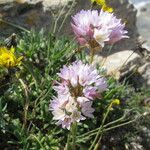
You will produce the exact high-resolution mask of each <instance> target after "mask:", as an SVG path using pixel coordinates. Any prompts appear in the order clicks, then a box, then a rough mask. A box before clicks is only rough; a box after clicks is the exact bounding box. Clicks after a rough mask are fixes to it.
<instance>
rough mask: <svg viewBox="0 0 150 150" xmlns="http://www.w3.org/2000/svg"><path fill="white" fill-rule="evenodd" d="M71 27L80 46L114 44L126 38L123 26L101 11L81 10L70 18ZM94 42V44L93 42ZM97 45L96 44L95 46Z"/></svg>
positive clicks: (114, 18)
mask: <svg viewBox="0 0 150 150" xmlns="http://www.w3.org/2000/svg"><path fill="white" fill-rule="evenodd" d="M72 19H73V22H72V23H71V26H72V28H73V31H74V33H75V35H76V37H77V40H78V42H79V43H80V44H81V45H85V44H88V45H89V46H90V47H93V44H94V45H100V46H101V47H103V46H104V44H105V43H111V44H113V43H115V42H117V41H119V40H121V39H123V38H128V36H127V35H126V33H127V31H126V30H124V28H125V24H122V23H121V20H120V19H117V18H116V17H115V16H114V14H113V13H109V12H104V11H103V10H101V11H100V12H98V11H97V10H87V11H86V10H81V11H80V12H79V13H77V14H76V15H75V16H73V17H72ZM93 41H94V42H93ZM95 43H97V44H95Z"/></svg>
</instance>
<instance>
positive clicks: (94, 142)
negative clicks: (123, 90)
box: [89, 103, 112, 150]
mask: <svg viewBox="0 0 150 150" xmlns="http://www.w3.org/2000/svg"><path fill="white" fill-rule="evenodd" d="M111 107H112V103H111V104H110V105H109V106H108V109H107V112H106V114H105V115H104V119H103V120H102V124H101V126H100V127H99V130H98V132H97V135H96V137H95V139H94V141H93V143H92V145H91V146H90V148H89V150H93V147H94V145H95V144H96V142H97V140H98V139H99V135H100V133H101V132H102V131H101V130H102V128H103V125H104V123H105V121H106V118H107V116H108V114H109V112H110V109H111Z"/></svg>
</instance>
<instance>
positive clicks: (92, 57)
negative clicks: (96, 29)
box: [90, 48, 94, 64]
mask: <svg viewBox="0 0 150 150" xmlns="http://www.w3.org/2000/svg"><path fill="white" fill-rule="evenodd" d="M93 59H94V49H93V48H91V49H90V64H92V62H93Z"/></svg>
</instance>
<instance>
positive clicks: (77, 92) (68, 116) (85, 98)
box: [50, 61, 107, 129]
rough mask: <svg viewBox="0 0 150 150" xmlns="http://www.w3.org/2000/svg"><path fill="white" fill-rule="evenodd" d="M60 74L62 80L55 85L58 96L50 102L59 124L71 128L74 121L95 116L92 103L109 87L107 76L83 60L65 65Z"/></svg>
mask: <svg viewBox="0 0 150 150" xmlns="http://www.w3.org/2000/svg"><path fill="white" fill-rule="evenodd" d="M58 76H59V77H60V82H57V85H55V86H54V89H55V91H56V92H57V94H58V96H57V97H55V98H54V99H53V100H52V102H51V104H50V110H52V113H53V115H54V117H53V119H54V120H57V121H58V122H57V124H58V125H60V124H61V125H62V127H63V128H67V129H70V125H71V124H72V123H74V122H79V121H80V120H85V119H86V118H92V117H94V116H93V112H94V108H92V103H93V100H94V99H95V98H101V93H102V92H103V91H105V90H106V89H107V84H106V80H105V78H103V77H102V76H100V75H99V74H98V72H97V70H96V69H95V68H94V67H93V66H91V65H88V64H83V63H82V62H81V61H76V62H74V63H73V64H72V65H70V66H64V67H63V68H62V69H60V73H58Z"/></svg>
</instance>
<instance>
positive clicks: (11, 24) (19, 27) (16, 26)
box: [0, 19, 30, 33]
mask: <svg viewBox="0 0 150 150" xmlns="http://www.w3.org/2000/svg"><path fill="white" fill-rule="evenodd" d="M0 22H2V23H5V24H7V25H9V26H12V27H15V28H17V29H20V30H22V31H24V32H27V33H30V31H29V30H27V29H25V28H23V27H21V26H18V25H16V24H14V23H11V22H8V21H5V20H3V19H0Z"/></svg>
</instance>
